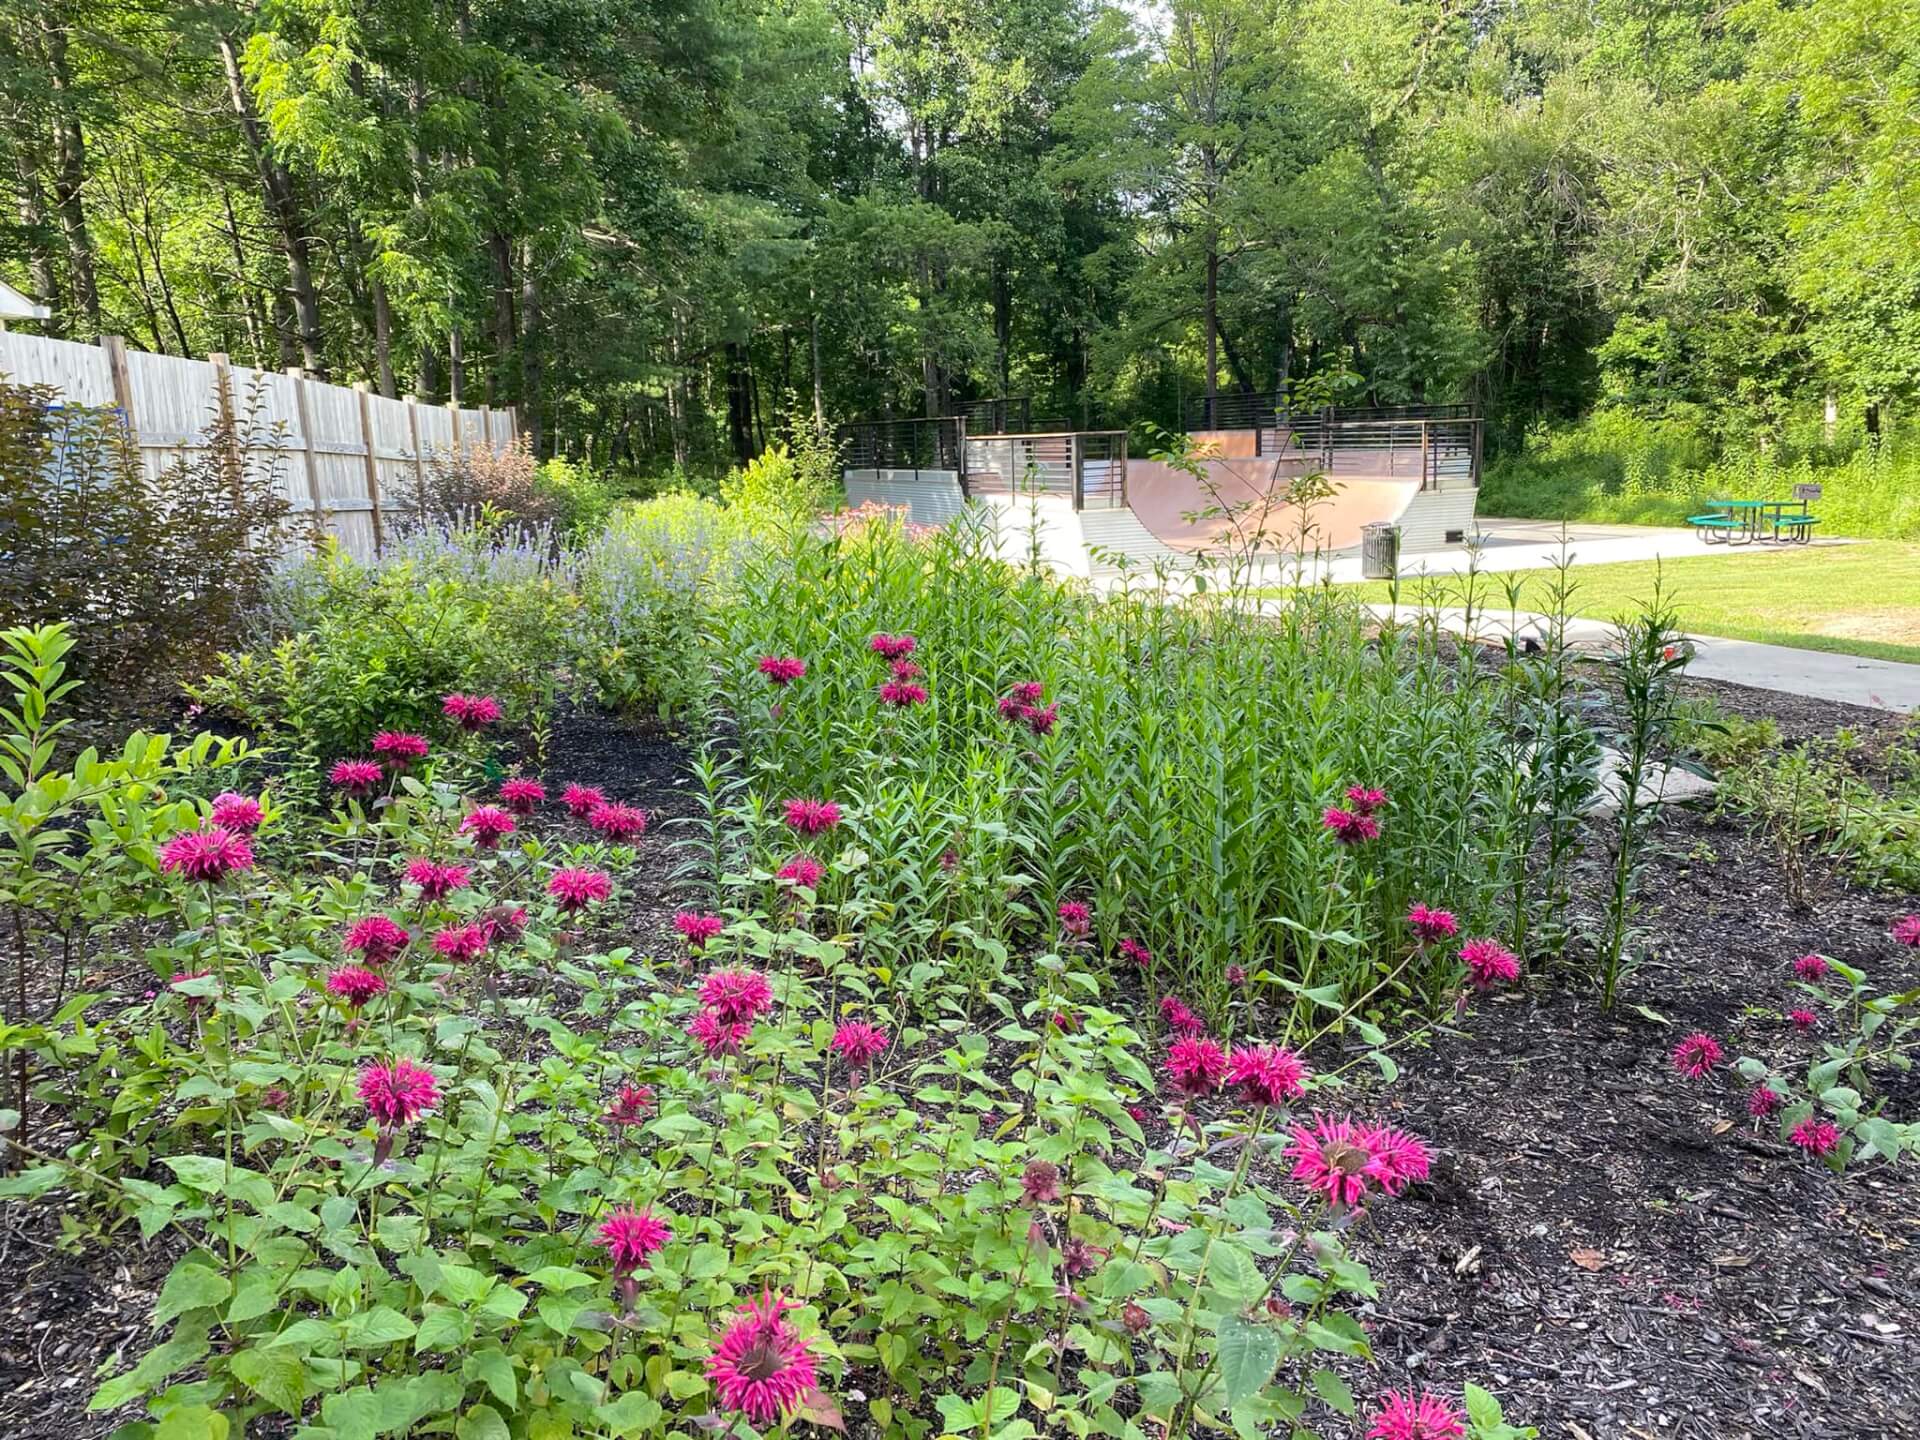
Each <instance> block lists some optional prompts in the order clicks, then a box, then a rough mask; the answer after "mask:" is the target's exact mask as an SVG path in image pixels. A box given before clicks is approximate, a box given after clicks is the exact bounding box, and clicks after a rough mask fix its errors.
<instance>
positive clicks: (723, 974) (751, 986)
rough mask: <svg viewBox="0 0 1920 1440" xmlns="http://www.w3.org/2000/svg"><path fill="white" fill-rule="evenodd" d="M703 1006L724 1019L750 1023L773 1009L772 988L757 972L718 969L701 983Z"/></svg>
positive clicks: (764, 977) (701, 1001)
mask: <svg viewBox="0 0 1920 1440" xmlns="http://www.w3.org/2000/svg"><path fill="white" fill-rule="evenodd" d="M700 1003H701V1004H702V1005H703V1006H705V1007H706V1008H707V1009H709V1010H711V1011H712V1012H713V1013H714V1014H715V1015H718V1016H719V1017H720V1018H721V1019H722V1020H726V1021H730V1022H739V1021H744V1022H746V1023H748V1024H751V1023H752V1022H754V1021H755V1020H758V1019H759V1018H760V1017H761V1016H762V1015H764V1014H766V1012H767V1011H769V1010H771V1009H772V1008H773V986H771V985H769V984H768V983H767V977H766V976H764V975H762V974H761V973H760V972H759V971H758V970H715V971H714V972H713V973H712V974H711V975H709V976H707V978H706V979H705V980H703V981H701V983H700Z"/></svg>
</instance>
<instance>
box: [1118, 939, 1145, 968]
mask: <svg viewBox="0 0 1920 1440" xmlns="http://www.w3.org/2000/svg"><path fill="white" fill-rule="evenodd" d="M1120 957H1121V958H1122V959H1123V960H1131V961H1132V962H1133V963H1134V964H1136V965H1138V966H1139V967H1140V968H1141V969H1142V970H1151V969H1152V968H1153V951H1151V950H1149V949H1147V947H1146V946H1144V945H1142V944H1141V943H1140V942H1139V941H1138V940H1135V939H1133V938H1131V937H1127V938H1124V939H1122V940H1121V942H1120Z"/></svg>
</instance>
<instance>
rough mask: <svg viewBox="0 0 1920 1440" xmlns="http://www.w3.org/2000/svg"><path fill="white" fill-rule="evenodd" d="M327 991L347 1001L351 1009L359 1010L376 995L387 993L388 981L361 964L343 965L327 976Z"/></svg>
mask: <svg viewBox="0 0 1920 1440" xmlns="http://www.w3.org/2000/svg"><path fill="white" fill-rule="evenodd" d="M327 993H328V994H330V995H337V996H339V997H340V998H341V999H342V1000H344V1001H346V1002H347V1007H348V1008H349V1009H352V1010H358V1009H359V1008H360V1007H361V1006H362V1005H365V1004H366V1003H367V1002H368V1001H369V1000H371V999H373V998H374V997H375V996H378V995H384V994H386V993H387V982H386V981H385V980H384V979H382V978H381V977H380V976H378V975H376V974H374V973H373V971H371V970H367V969H364V968H362V967H361V966H359V965H342V966H341V967H340V968H339V969H338V970H335V971H334V972H333V973H332V974H331V975H329V976H327Z"/></svg>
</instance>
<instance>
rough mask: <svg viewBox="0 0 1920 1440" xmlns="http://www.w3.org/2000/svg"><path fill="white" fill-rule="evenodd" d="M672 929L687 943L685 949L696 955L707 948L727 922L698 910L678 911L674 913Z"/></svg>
mask: <svg viewBox="0 0 1920 1440" xmlns="http://www.w3.org/2000/svg"><path fill="white" fill-rule="evenodd" d="M673 928H674V929H676V930H678V931H679V932H680V936H681V938H682V939H684V940H685V941H686V942H687V949H689V950H691V951H693V952H694V953H695V954H696V955H697V954H699V953H700V952H701V951H702V950H704V949H706V948H707V942H708V941H709V940H712V939H715V938H716V937H717V936H718V935H719V934H720V932H721V931H722V930H725V929H726V928H727V922H726V921H724V920H722V919H721V918H720V917H719V916H718V915H707V914H703V913H702V912H700V911H698V910H678V911H675V912H674V916H673Z"/></svg>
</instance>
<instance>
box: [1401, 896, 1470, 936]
mask: <svg viewBox="0 0 1920 1440" xmlns="http://www.w3.org/2000/svg"><path fill="white" fill-rule="evenodd" d="M1407 928H1408V929H1409V930H1411V931H1413V938H1414V939H1415V940H1418V941H1419V942H1420V943H1421V944H1422V945H1437V944H1439V943H1440V942H1441V941H1443V940H1451V939H1453V937H1454V936H1456V935H1458V934H1459V933H1460V921H1459V919H1458V918H1457V917H1456V916H1455V915H1454V913H1453V912H1452V911H1451V910H1435V909H1433V908H1431V907H1430V906H1426V905H1421V904H1418V903H1415V904H1414V905H1413V906H1412V907H1411V908H1409V909H1408V911H1407Z"/></svg>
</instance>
